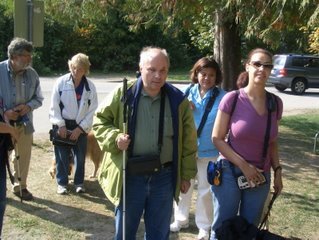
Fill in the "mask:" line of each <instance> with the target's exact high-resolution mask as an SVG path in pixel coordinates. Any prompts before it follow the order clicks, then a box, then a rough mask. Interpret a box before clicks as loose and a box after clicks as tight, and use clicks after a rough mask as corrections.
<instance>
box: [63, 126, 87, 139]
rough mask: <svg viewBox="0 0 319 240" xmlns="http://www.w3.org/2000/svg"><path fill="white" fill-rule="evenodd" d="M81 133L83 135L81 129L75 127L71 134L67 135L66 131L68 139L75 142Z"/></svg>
mask: <svg viewBox="0 0 319 240" xmlns="http://www.w3.org/2000/svg"><path fill="white" fill-rule="evenodd" d="M81 133H83V131H82V129H81V128H79V127H76V128H75V129H73V130H72V131H71V133H70V132H69V133H68V131H67V133H66V134H67V137H69V138H70V139H71V140H74V141H75V140H77V139H78V138H79V136H80V135H81ZM68 134H69V136H68Z"/></svg>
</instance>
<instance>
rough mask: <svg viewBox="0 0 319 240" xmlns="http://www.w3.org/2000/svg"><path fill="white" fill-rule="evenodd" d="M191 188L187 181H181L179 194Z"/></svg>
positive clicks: (189, 182)
mask: <svg viewBox="0 0 319 240" xmlns="http://www.w3.org/2000/svg"><path fill="white" fill-rule="evenodd" d="M190 186H191V181H189V180H182V182H181V193H184V194H185V193H187V191H188V189H189V188H190Z"/></svg>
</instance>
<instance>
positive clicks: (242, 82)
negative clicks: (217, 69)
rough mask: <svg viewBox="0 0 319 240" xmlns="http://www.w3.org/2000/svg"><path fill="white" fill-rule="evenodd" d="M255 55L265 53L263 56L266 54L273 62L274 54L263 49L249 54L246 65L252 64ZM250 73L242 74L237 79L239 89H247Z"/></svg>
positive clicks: (257, 49) (256, 49)
mask: <svg viewBox="0 0 319 240" xmlns="http://www.w3.org/2000/svg"><path fill="white" fill-rule="evenodd" d="M255 53H263V54H266V55H267V56H268V57H269V58H270V60H272V56H273V55H272V54H271V53H270V52H269V51H268V50H266V49H263V48H255V49H253V50H251V51H250V52H249V53H248V56H247V59H246V61H245V62H244V65H245V64H247V63H249V62H250V59H251V57H252V56H253V55H254V54H255ZM248 81H249V79H248V72H246V71H245V72H241V73H240V74H239V75H238V77H237V80H236V86H237V88H238V89H239V88H243V87H246V86H247V85H248Z"/></svg>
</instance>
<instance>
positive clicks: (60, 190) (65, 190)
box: [56, 185, 68, 195]
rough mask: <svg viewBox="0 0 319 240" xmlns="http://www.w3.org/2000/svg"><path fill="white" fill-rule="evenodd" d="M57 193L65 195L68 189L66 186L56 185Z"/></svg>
mask: <svg viewBox="0 0 319 240" xmlns="http://www.w3.org/2000/svg"><path fill="white" fill-rule="evenodd" d="M56 192H57V193H58V194H61V195H65V194H67V193H68V189H67V188H66V186H61V185H58V190H57V191H56Z"/></svg>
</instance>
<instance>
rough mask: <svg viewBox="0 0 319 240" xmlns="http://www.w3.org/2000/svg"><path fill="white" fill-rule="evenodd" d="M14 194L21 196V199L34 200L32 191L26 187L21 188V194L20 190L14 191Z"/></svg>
mask: <svg viewBox="0 0 319 240" xmlns="http://www.w3.org/2000/svg"><path fill="white" fill-rule="evenodd" d="M14 195H16V196H17V197H19V198H20V199H21V200H24V201H32V200H33V195H32V193H30V192H29V191H28V189H26V188H25V189H22V190H21V194H20V191H18V192H14Z"/></svg>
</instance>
